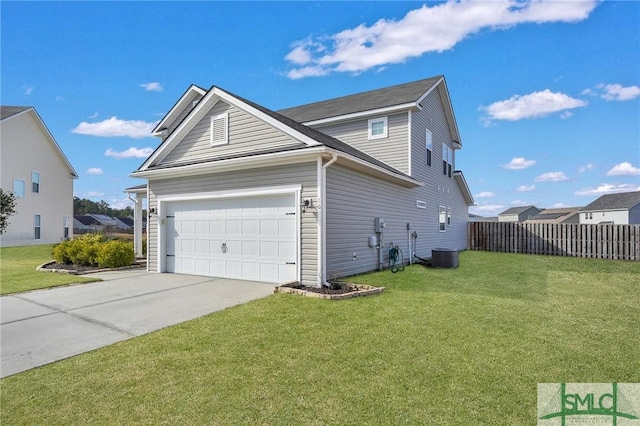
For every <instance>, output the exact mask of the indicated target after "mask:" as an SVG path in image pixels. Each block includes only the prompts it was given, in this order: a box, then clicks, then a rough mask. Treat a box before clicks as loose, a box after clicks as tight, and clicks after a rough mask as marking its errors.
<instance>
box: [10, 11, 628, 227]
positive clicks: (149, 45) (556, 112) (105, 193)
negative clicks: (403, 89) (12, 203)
mask: <svg viewBox="0 0 640 426" xmlns="http://www.w3.org/2000/svg"><path fill="white" fill-rule="evenodd" d="M0 8H1V20H2V22H1V24H2V25H1V40H2V45H1V66H2V68H1V70H0V73H1V74H0V76H1V92H0V97H1V102H2V104H3V105H30V106H34V107H35V108H36V110H37V111H38V112H39V113H40V115H41V117H42V118H43V120H44V121H45V123H46V124H47V126H48V127H49V130H50V131H51V133H52V134H53V135H54V137H55V138H56V140H57V142H58V143H59V145H60V146H61V147H62V149H63V150H64V152H65V153H66V155H67V157H68V158H69V160H70V161H71V163H72V164H73V166H74V168H75V169H76V171H77V172H78V173H79V175H80V178H79V179H78V180H76V182H75V187H74V191H75V195H77V196H79V197H81V198H89V199H93V200H96V201H99V200H105V201H107V202H108V203H109V204H111V205H113V206H117V207H124V206H125V205H128V204H130V203H129V202H128V201H127V199H126V196H125V194H124V193H123V190H124V189H125V188H126V187H128V186H132V185H136V184H140V183H144V182H143V181H140V180H135V179H131V178H129V177H128V174H129V173H131V172H132V171H133V170H135V169H136V168H137V167H138V166H139V165H140V164H141V163H142V162H143V161H144V159H145V158H146V156H147V155H148V154H149V153H150V152H151V151H152V150H153V149H154V148H155V147H156V146H157V145H158V142H159V139H157V138H153V137H150V136H149V131H150V130H151V129H152V128H153V127H154V125H155V123H157V121H158V120H160V119H161V118H162V116H163V115H164V114H165V113H166V112H167V111H168V110H169V109H170V108H171V107H172V106H173V104H174V103H175V102H176V101H177V100H178V98H179V97H180V96H181V95H182V94H183V93H184V91H185V90H186V89H187V87H188V86H189V85H190V84H196V85H199V86H200V87H203V88H209V87H211V86H212V85H216V86H219V87H221V88H223V89H226V90H228V91H231V92H233V93H235V94H237V95H240V96H242V97H245V98H248V99H250V100H252V101H254V102H257V103H259V104H261V105H263V106H265V107H267V108H270V109H273V110H278V109H281V108H285V107H290V106H295V105H300V104H304V103H309V102H314V101H318V100H323V99H329V98H333V97H337V96H342V95H346V94H351V93H356V92H361V91H365V90H371V89H376V88H381V87H385V86H390V85H394V84H400V83H405V82H409V81H414V80H419V79H422V78H426V77H431V76H434V75H440V74H444V75H445V77H446V79H447V84H448V87H449V91H450V95H451V100H452V103H453V107H454V111H455V114H456V119H457V122H458V127H459V129H460V133H461V136H462V145H463V149H462V150H461V151H458V153H457V158H456V168H457V169H460V170H462V171H463V172H464V174H465V177H466V179H467V182H468V183H469V186H470V188H471V191H472V193H473V194H474V197H475V200H476V204H477V205H476V206H474V207H472V208H471V209H470V211H471V212H474V213H477V214H481V215H484V216H491V215H496V214H497V213H499V212H500V211H502V210H505V209H507V208H509V207H512V206H514V205H525V204H534V205H536V206H538V207H540V208H550V207H561V206H582V205H586V204H588V203H590V202H591V201H593V200H594V199H596V198H597V197H599V196H600V195H602V194H605V193H609V192H623V191H632V190H640V2H635V1H624V2H609V1H606V2H593V1H562V2H538V1H533V2H529V1H519V2H514V1H507V0H504V1H491V2H489V1H484V2H470V1H464V2H446V3H445V2H426V3H422V2H189V3H187V2H69V3H67V2H7V1H3V2H1V3H0Z"/></svg>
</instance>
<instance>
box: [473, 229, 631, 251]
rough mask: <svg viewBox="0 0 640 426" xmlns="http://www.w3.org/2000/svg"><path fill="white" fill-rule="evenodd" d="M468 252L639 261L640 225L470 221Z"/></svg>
mask: <svg viewBox="0 0 640 426" xmlns="http://www.w3.org/2000/svg"><path fill="white" fill-rule="evenodd" d="M467 239H468V241H467V248H468V249H469V250H485V251H499V252H508V253H526V254H546V255H553V256H574V257H591V258H597V259H618V260H640V225H611V224H607V225H587V224H577V223H517V222H469V225H468V234H467Z"/></svg>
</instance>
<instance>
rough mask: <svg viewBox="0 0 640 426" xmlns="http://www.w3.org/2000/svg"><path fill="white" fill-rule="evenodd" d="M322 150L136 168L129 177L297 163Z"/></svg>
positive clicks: (226, 170)
mask: <svg viewBox="0 0 640 426" xmlns="http://www.w3.org/2000/svg"><path fill="white" fill-rule="evenodd" d="M323 151H324V147H314V148H310V149H304V150H294V151H286V152H277V153H270V154H260V155H253V156H250V157H242V158H230V159H226V160H213V161H207V162H204V163H197V164H188V165H184V166H175V167H168V168H163V169H155V170H137V171H135V172H133V173H131V174H130V175H129V177H132V178H145V179H165V178H172V177H181V176H193V175H198V174H205V173H222V172H228V171H232V170H238V169H251V168H259V167H268V166H277V165H283V164H292V163H299V162H301V161H304V160H306V159H307V157H308V160H309V161H315V159H316V157H317V156H318V154H321V153H322V152H323Z"/></svg>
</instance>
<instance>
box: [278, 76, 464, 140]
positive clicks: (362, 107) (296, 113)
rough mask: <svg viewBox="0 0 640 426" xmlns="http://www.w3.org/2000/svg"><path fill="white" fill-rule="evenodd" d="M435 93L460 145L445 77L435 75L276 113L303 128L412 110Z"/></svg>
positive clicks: (453, 136)
mask: <svg viewBox="0 0 640 426" xmlns="http://www.w3.org/2000/svg"><path fill="white" fill-rule="evenodd" d="M436 89H437V90H438V93H439V95H440V98H441V100H442V104H443V107H444V110H445V117H446V119H447V125H448V126H449V131H450V133H451V139H452V140H453V141H455V142H457V143H458V144H461V141H460V133H459V130H458V125H457V123H456V120H455V114H454V112H453V107H452V105H451V98H450V97H449V90H448V88H447V84H446V81H445V78H444V76H442V75H440V76H435V77H430V78H426V79H423V80H418V81H414V82H410V83H404V84H399V85H396V86H391V87H385V88H382V89H377V90H370V91H367V92H362V93H356V94H353V95H348V96H342V97H339V98H334V99H328V100H325V101H320V102H314V103H310V104H306V105H300V106H297V107H292V108H286V109H282V110H279V111H278V113H279V114H282V115H284V116H286V117H289V118H291V119H293V120H295V121H297V122H300V123H304V124H306V125H314V124H320V123H328V122H334V121H341V120H347V119H353V118H357V117H362V116H367V115H375V114H382V113H387V112H391V111H396V110H401V109H404V110H407V109H412V108H417V109H422V106H421V105H420V103H421V102H422V100H423V99H424V98H425V97H426V96H427V95H428V94H429V93H431V92H432V91H433V90H436Z"/></svg>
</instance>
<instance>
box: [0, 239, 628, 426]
mask: <svg viewBox="0 0 640 426" xmlns="http://www.w3.org/2000/svg"><path fill="white" fill-rule="evenodd" d="M639 277H640V263H638V262H615V261H599V260H587V259H573V258H559V257H545V256H528V255H512V254H501V253H485V252H468V251H467V252H463V253H461V254H460V268H458V269H455V270H452V269H446V270H445V269H429V268H424V267H422V266H418V265H416V266H413V267H409V268H407V269H406V270H405V271H404V272H400V273H397V274H392V273H391V272H389V271H384V272H381V273H373V274H369V275H362V276H359V277H355V278H353V279H352V281H355V282H359V283H368V284H373V285H384V286H386V287H387V290H386V291H385V292H384V293H383V294H382V295H379V296H371V297H364V298H355V299H349V300H344V301H327V300H318V299H312V298H304V297H300V296H293V295H286V294H276V295H273V296H270V297H267V298H265V299H261V300H258V301H255V302H252V303H249V304H246V305H243V306H239V307H236V308H232V309H227V310H225V311H222V312H218V313H215V314H212V315H208V316H206V317H202V318H200V319H197V320H194V321H190V322H188V323H184V324H181V325H178V326H175V327H171V328H167V329H164V330H160V331H158V332H155V333H152V334H149V335H146V336H143V337H140V338H136V339H133V340H129V341H125V342H121V343H118V344H116V345H113V346H110V347H107V348H103V349H100V350H96V351H93V352H90V353H87V354H83V355H80V356H76V357H74V358H70V359H67V360H63V361H60V362H57V363H55V364H51V365H48V366H45V367H42V368H38V369H35V370H31V371H27V372H24V373H21V374H18V375H15V376H12V377H8V378H6V379H3V380H2V381H0V386H1V389H0V398H1V399H0V402H1V404H2V405H1V407H2V411H1V417H0V422H1V423H2V424H3V425H5V424H6V425H13V424H45V423H46V424H252V425H253V424H278V425H280V424H292V425H315V424H318V425H319V424H379V425H391V424H394V425H396V424H456V425H466V424H492V425H493V424H505V425H515V424H517V425H524V424H535V423H536V397H537V393H536V389H537V383H546V382H613V381H618V382H640V333H638V330H640V279H639Z"/></svg>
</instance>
